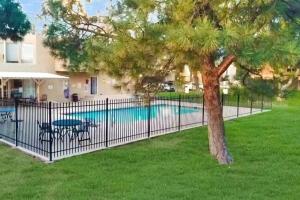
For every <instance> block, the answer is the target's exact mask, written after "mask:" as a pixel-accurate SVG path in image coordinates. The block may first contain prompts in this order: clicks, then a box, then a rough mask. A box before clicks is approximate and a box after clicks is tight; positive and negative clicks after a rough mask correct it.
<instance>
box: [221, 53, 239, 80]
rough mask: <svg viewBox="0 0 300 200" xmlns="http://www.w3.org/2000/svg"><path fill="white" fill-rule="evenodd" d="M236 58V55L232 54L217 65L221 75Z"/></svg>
mask: <svg viewBox="0 0 300 200" xmlns="http://www.w3.org/2000/svg"><path fill="white" fill-rule="evenodd" d="M235 58H236V57H235V56H234V55H232V54H230V55H228V56H226V57H225V58H224V59H223V61H222V62H221V64H220V65H219V66H218V67H217V71H218V76H219V77H220V76H222V74H223V73H224V72H225V71H226V70H227V69H228V67H229V66H230V65H231V64H232V63H233V61H234V60H235Z"/></svg>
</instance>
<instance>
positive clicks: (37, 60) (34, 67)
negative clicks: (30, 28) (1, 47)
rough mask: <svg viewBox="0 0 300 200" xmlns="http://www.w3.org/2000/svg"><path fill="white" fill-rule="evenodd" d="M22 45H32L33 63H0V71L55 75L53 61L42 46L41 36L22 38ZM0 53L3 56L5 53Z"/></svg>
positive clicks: (29, 35)
mask: <svg viewBox="0 0 300 200" xmlns="http://www.w3.org/2000/svg"><path fill="white" fill-rule="evenodd" d="M8 42H10V41H6V43H8ZM19 43H20V42H19ZM23 43H26V44H32V45H33V47H34V60H33V63H3V62H2V63H0V70H1V71H6V72H48V73H55V70H54V59H53V57H52V56H51V55H50V52H49V50H48V49H47V48H45V47H44V46H43V42H42V36H41V35H35V34H28V35H26V36H25V37H24V40H23ZM2 53H4V54H5V52H2ZM2 56H3V55H2ZM2 56H1V57H2Z"/></svg>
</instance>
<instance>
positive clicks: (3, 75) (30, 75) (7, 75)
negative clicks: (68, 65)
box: [0, 72, 69, 79]
mask: <svg viewBox="0 0 300 200" xmlns="http://www.w3.org/2000/svg"><path fill="white" fill-rule="evenodd" d="M68 78H69V77H66V76H61V75H57V74H51V73H44V72H0V79H68Z"/></svg>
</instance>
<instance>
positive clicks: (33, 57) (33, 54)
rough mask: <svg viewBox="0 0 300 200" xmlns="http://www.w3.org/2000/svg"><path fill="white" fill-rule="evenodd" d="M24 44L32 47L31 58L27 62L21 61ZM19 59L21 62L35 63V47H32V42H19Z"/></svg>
mask: <svg viewBox="0 0 300 200" xmlns="http://www.w3.org/2000/svg"><path fill="white" fill-rule="evenodd" d="M24 45H31V47H32V60H30V61H29V62H26V61H25V62H24V61H23V46H24ZM20 52H21V53H20V61H21V63H27V64H33V63H35V49H34V45H33V44H32V43H25V42H24V43H23V42H22V43H21V45H20Z"/></svg>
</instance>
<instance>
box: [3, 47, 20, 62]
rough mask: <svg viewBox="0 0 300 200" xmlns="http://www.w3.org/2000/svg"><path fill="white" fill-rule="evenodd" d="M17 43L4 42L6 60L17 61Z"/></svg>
mask: <svg viewBox="0 0 300 200" xmlns="http://www.w3.org/2000/svg"><path fill="white" fill-rule="evenodd" d="M18 47H19V45H18V44H17V43H6V62H8V63H18V62H19V48H18Z"/></svg>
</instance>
